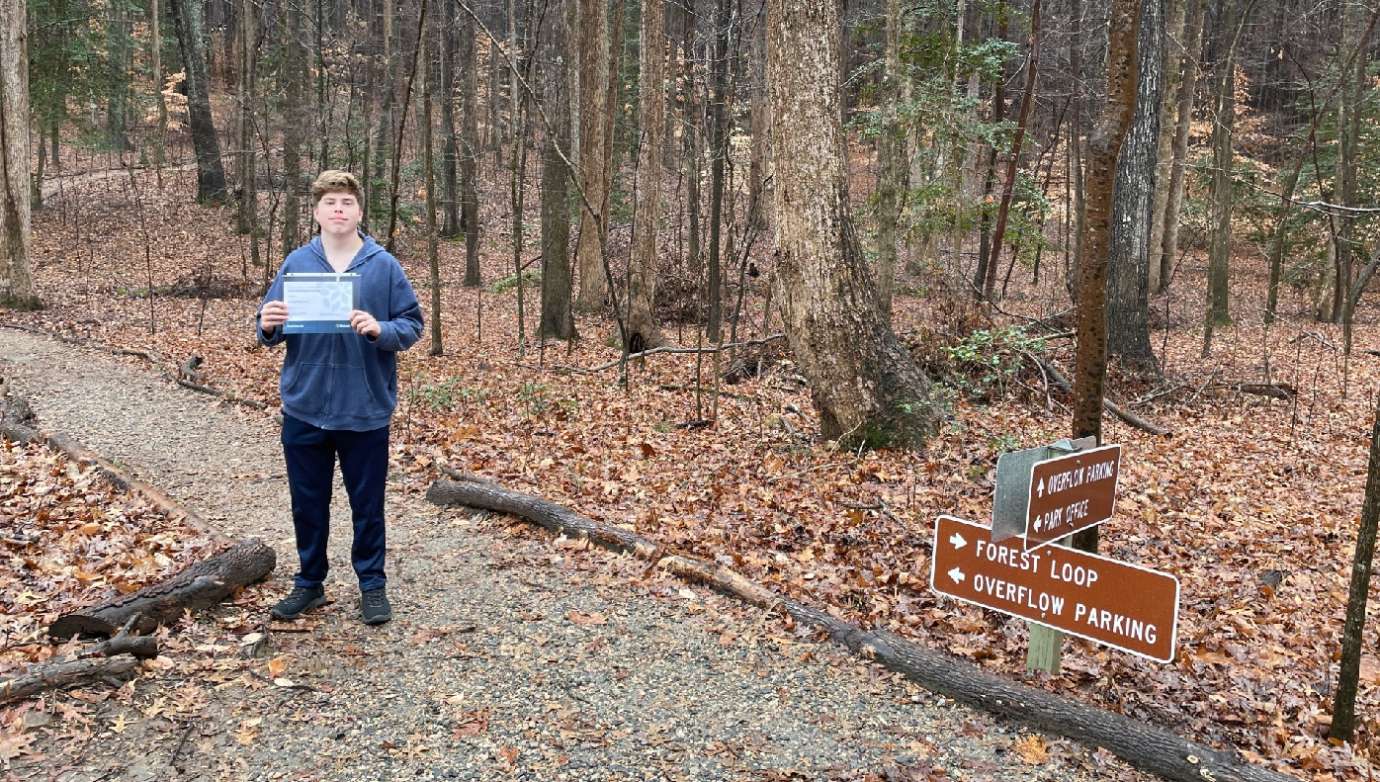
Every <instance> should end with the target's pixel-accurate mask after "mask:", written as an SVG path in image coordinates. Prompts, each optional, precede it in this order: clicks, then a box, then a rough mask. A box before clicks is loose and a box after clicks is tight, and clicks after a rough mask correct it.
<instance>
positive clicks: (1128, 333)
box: [1107, 0, 1164, 371]
mask: <svg viewBox="0 0 1380 782" xmlns="http://www.w3.org/2000/svg"><path fill="white" fill-rule="evenodd" d="M1163 2H1164V0H1142V4H1141V10H1140V30H1139V39H1138V41H1137V49H1138V54H1137V58H1138V60H1139V84H1138V85H1137V87H1136V109H1135V116H1134V118H1133V119H1132V121H1131V128H1130V130H1129V131H1128V132H1127V135H1126V139H1125V141H1124V142H1123V144H1122V147H1121V154H1120V157H1119V159H1118V162H1117V172H1116V184H1115V186H1114V190H1113V194H1112V227H1111V244H1110V248H1109V254H1108V260H1107V263H1108V267H1109V268H1108V273H1109V279H1108V285H1107V323H1108V324H1109V327H1110V331H1109V333H1108V341H1107V348H1108V350H1109V352H1110V353H1111V354H1112V355H1115V356H1120V357H1121V359H1122V360H1123V361H1125V362H1126V363H1128V364H1131V365H1133V366H1135V367H1137V368H1140V369H1145V370H1152V371H1153V370H1155V369H1156V364H1155V352H1154V351H1153V350H1152V349H1151V347H1150V308H1149V293H1150V290H1149V260H1150V223H1151V221H1152V214H1153V204H1152V199H1153V195H1154V193H1155V189H1156V176H1155V174H1156V165H1155V154H1156V151H1157V149H1158V148H1159V139H1160V121H1159V112H1160V103H1161V100H1160V89H1161V80H1162V75H1163V74H1162V70H1161V63H1162V62H1163V60H1164V16H1163V14H1162V13H1161V12H1162V10H1163Z"/></svg>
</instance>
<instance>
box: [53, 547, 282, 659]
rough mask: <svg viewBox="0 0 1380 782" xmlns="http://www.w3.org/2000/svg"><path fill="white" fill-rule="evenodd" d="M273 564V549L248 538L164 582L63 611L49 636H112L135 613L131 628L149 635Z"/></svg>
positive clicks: (261, 574)
mask: <svg viewBox="0 0 1380 782" xmlns="http://www.w3.org/2000/svg"><path fill="white" fill-rule="evenodd" d="M274 563H275V556H274V553H273V549H272V548H270V547H269V546H268V545H267V544H265V543H264V542H263V541H261V540H259V539H258V538H252V539H250V540H246V541H243V542H241V543H237V544H235V545H234V546H232V547H231V548H228V549H226V550H225V551H222V552H221V553H219V554H217V555H215V556H214V557H211V558H210V559H207V560H204V561H202V562H198V563H196V564H194V565H192V566H190V567H188V568H187V569H185V570H183V571H182V572H180V573H178V574H177V575H175V576H173V577H172V578H169V579H168V580H166V581H163V582H161V583H158V584H154V585H153V586H148V587H145V588H143V589H141V590H139V591H138V592H134V593H132V594H128V595H120V596H117V597H114V598H111V599H110V600H108V601H106V602H104V603H101V604H99V605H95V606H92V607H90V608H83V609H81V610H80V611H74V612H72V613H70V614H64V615H63V616H60V617H58V619H57V621H55V622H53V623H52V625H50V626H49V627H48V634H49V635H51V636H53V637H55V638H71V637H72V636H73V635H76V634H78V633H80V634H82V635H112V634H113V633H115V631H117V630H119V629H120V628H121V627H122V626H124V624H125V623H126V622H127V621H129V619H130V618H131V617H134V616H138V617H139V619H138V620H137V621H136V622H135V623H134V629H135V630H136V631H137V632H140V633H149V632H152V631H153V630H154V629H155V628H157V627H158V626H159V625H161V624H166V623H167V622H171V621H174V620H176V619H177V618H178V617H180V616H182V613H183V612H184V611H188V610H193V611H194V610H197V609H201V608H209V607H210V606H213V605H215V604H216V603H219V602H220V601H221V600H224V599H225V598H226V597H228V596H229V595H231V594H232V593H234V592H235V590H237V589H239V588H240V587H243V586H246V585H248V584H252V583H254V582H256V581H259V580H260V579H263V578H264V577H266V576H267V575H268V574H269V573H271V572H273V566H274Z"/></svg>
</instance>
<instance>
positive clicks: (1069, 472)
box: [1025, 445, 1121, 550]
mask: <svg viewBox="0 0 1380 782" xmlns="http://www.w3.org/2000/svg"><path fill="white" fill-rule="evenodd" d="M1120 471H1121V446H1119V445H1107V446H1103V447H1101V448H1092V449H1090V450H1087V451H1077V452H1075V453H1071V454H1069V455H1067V456H1060V457H1057V458H1054V459H1046V460H1045V461H1042V462H1036V463H1035V466H1034V467H1032V468H1031V473H1030V504H1029V505H1028V509H1027V511H1026V521H1025V548H1026V549H1027V550H1033V549H1037V548H1039V547H1041V546H1043V545H1046V544H1048V543H1052V542H1053V541H1055V540H1058V539H1059V538H1062V537H1064V536H1065V535H1072V534H1073V533H1075V532H1078V531H1080V530H1085V529H1088V528H1089V527H1095V526H1097V525H1098V524H1101V523H1102V522H1104V521H1106V520H1107V519H1110V518H1111V517H1112V510H1113V509H1114V508H1115V507H1116V485H1117V476H1118V475H1119V473H1120Z"/></svg>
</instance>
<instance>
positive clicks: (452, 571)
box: [0, 328, 1143, 782]
mask: <svg viewBox="0 0 1380 782" xmlns="http://www.w3.org/2000/svg"><path fill="white" fill-rule="evenodd" d="M0 375H3V376H4V378H5V380H6V383H7V385H10V386H12V387H13V388H14V390H16V391H17V392H19V393H21V394H22V395H24V396H26V397H27V398H28V399H29V401H30V402H31V403H32V405H33V408H34V410H35V412H36V413H37V415H38V417H39V422H40V425H41V426H42V427H43V428H45V429H47V430H50V431H60V432H63V433H65V434H68V435H71V436H73V437H75V438H76V439H78V440H79V441H80V442H82V443H83V444H85V445H86V446H88V447H89V448H91V449H93V450H94V451H96V452H98V453H100V454H102V455H104V456H106V457H108V458H111V459H114V460H116V461H118V462H119V463H121V464H123V465H125V466H127V467H128V468H129V469H130V470H131V471H132V472H134V473H135V474H136V475H138V476H139V477H141V478H143V479H145V480H147V481H149V482H150V483H152V484H154V485H156V486H158V487H160V488H162V489H164V490H165V491H167V492H168V493H169V494H171V495H172V496H173V497H175V498H176V499H178V500H179V501H181V502H183V503H185V504H186V505H187V506H188V507H189V508H191V509H193V510H195V511H197V512H198V513H200V514H201V515H202V516H203V517H204V518H205V519H207V520H208V521H210V522H211V523H213V524H217V525H220V527H221V528H222V529H224V530H225V531H226V532H227V533H228V534H229V535H231V536H233V537H241V536H248V535H257V536H260V537H263V538H264V539H265V540H267V541H268V542H270V543H271V544H272V545H273V546H274V547H275V548H276V549H277V551H278V556H279V560H278V561H279V566H278V569H277V571H276V572H275V573H274V575H273V577H272V578H271V580H270V582H269V583H268V584H267V585H265V586H264V587H262V588H259V589H255V590H250V591H249V592H247V593H246V594H245V595H243V596H241V598H239V599H238V600H237V601H236V604H235V605H231V606H227V607H224V608H222V609H217V610H215V611H212V612H207V613H206V614H204V615H202V616H199V617H197V618H196V620H195V621H194V622H192V623H190V626H189V627H187V628H184V629H182V630H181V631H180V632H183V633H187V634H190V635H195V636H197V637H198V638H200V637H202V636H204V637H206V638H208V639H214V638H221V639H222V642H221V643H219V644H217V643H208V644H205V645H202V646H199V647H198V651H199V652H200V653H201V657H200V658H198V660H199V662H197V661H196V660H191V659H188V660H182V659H179V658H178V657H177V656H174V657H173V658H172V660H173V665H172V667H171V668H170V669H169V670H167V671H163V672H160V673H159V674H157V675H153V674H150V675H147V676H145V677H143V678H141V679H140V680H138V681H137V683H136V684H135V686H134V687H133V690H134V691H133V693H131V694H130V695H129V697H127V698H123V699H112V700H110V701H108V702H105V703H103V704H99V705H98V706H97V707H95V708H96V711H95V716H96V717H99V718H100V720H101V721H98V724H96V726H95V727H94V728H93V732H92V734H91V736H90V737H89V739H87V740H86V741H81V742H77V741H69V742H68V743H67V744H66V745H61V744H55V745H53V746H48V747H45V752H46V754H47V759H46V760H43V761H39V762H31V763H30V764H29V765H24V764H22V763H21V762H20V761H16V763H15V765H14V766H13V767H12V768H11V769H10V770H9V772H4V771H0V775H4V774H6V773H8V774H9V775H11V776H13V777H14V778H17V779H55V780H63V782H79V781H80V782H94V780H98V779H120V780H153V779H173V778H175V779H197V780H201V779H205V780H211V779H248V780H274V779H313V780H356V779H358V780H384V779H426V780H430V779H437V780H444V779H458V780H481V779H483V780H487V779H499V778H503V779H527V780H564V779H569V780H651V779H658V780H661V779H665V780H681V779H684V780H730V779H731V780H739V779H745V780H746V779H751V780H786V779H800V780H808V779H840V780H842V779H864V778H870V779H876V780H884V779H920V780H928V779H958V780H989V779H1002V780H1005V779H1013V780H1018V779H1019V780H1024V779H1038V780H1094V779H1097V780H1106V779H1111V778H1118V779H1136V780H1139V779H1142V778H1143V777H1142V776H1141V775H1139V774H1137V773H1134V772H1131V771H1129V770H1128V769H1127V768H1126V767H1125V766H1124V765H1122V764H1121V763H1119V762H1116V761H1113V760H1109V759H1108V757H1107V756H1106V755H1105V753H1097V754H1095V755H1094V754H1093V753H1089V752H1088V751H1086V750H1084V749H1082V748H1081V747H1079V746H1077V745H1073V744H1070V743H1069V742H1065V741H1060V740H1056V739H1055V738H1053V737H1048V736H1046V737H1043V741H1044V743H1045V744H1046V745H1048V746H1049V748H1050V755H1049V759H1048V760H1047V761H1045V762H1043V763H1034V764H1032V763H1028V762H1027V761H1026V760H1025V759H1023V758H1022V757H1021V753H1018V752H1016V751H1015V742H1016V741H1018V740H1022V739H1024V740H1025V741H1027V742H1029V741H1031V739H1029V738H1028V737H1027V733H1028V732H1027V731H1025V730H1024V729H1019V730H1018V729H1016V728H1013V727H1011V726H1007V725H1003V724H1000V723H998V722H997V721H995V720H994V719H993V718H991V717H989V716H988V715H986V714H984V713H981V712H975V711H972V710H970V709H967V708H965V707H961V706H956V705H954V704H953V703H951V702H945V701H944V700H943V699H941V698H939V697H938V696H935V695H934V694H933V693H930V692H928V691H925V690H922V689H919V688H916V687H914V686H913V685H910V684H909V683H906V682H903V681H899V680H898V679H897V677H895V676H893V675H891V674H889V673H887V672H885V671H882V670H881V669H880V668H877V667H875V666H871V665H868V664H866V663H863V662H860V661H858V660H856V659H854V658H852V657H849V656H846V655H845V654H842V653H841V652H839V651H838V650H836V649H835V648H834V647H832V646H830V645H827V644H820V643H815V642H813V641H810V640H809V639H801V638H796V637H794V636H793V635H792V634H791V633H790V632H789V631H787V630H785V629H784V628H783V627H782V626H781V624H780V621H779V620H778V619H776V618H774V617H768V616H766V615H763V614H761V613H760V612H758V611H756V609H752V608H750V607H746V606H742V605H741V604H738V603H736V602H735V601H732V600H730V599H727V598H724V597H722V596H719V595H716V594H713V593H708V592H705V591H703V590H699V589H695V590H691V589H689V588H687V587H686V586H685V585H684V584H682V583H680V582H677V581H675V580H673V579H670V578H669V577H666V576H664V575H661V574H646V573H645V572H644V569H645V565H644V564H643V563H639V562H635V561H633V560H631V559H630V558H628V557H620V556H616V555H613V554H610V553H607V552H602V551H598V550H583V549H581V548H579V547H576V546H573V545H567V544H566V543H565V542H563V541H553V540H551V539H550V537H549V536H547V535H546V534H545V533H544V532H541V531H537V530H532V529H530V528H528V527H527V526H526V525H525V524H520V523H514V522H513V521H512V520H511V519H506V518H503V517H487V516H479V517H471V516H468V515H466V514H463V513H460V512H456V511H451V510H439V509H437V508H435V507H432V506H430V505H429V504H427V503H425V502H424V501H423V500H422V499H421V497H420V496H419V495H418V494H417V493H416V492H415V491H405V490H404V489H403V487H400V486H395V487H394V488H393V489H391V490H390V496H389V576H390V587H391V588H390V596H391V597H392V598H393V603H394V611H395V614H396V616H397V619H396V620H395V621H393V622H392V623H390V624H387V625H384V626H382V627H379V628H366V627H364V626H363V625H361V624H360V623H359V621H358V619H357V599H356V594H357V593H356V591H355V585H354V583H353V573H352V572H351V571H350V567H349V563H348V550H349V536H348V532H346V531H345V530H347V529H348V527H346V526H344V525H341V524H339V523H338V524H337V530H338V531H337V534H336V536H335V537H334V539H333V540H332V543H331V549H332V552H331V554H332V556H331V565H332V575H331V577H330V578H329V579H328V583H327V590H328V594H329V595H330V596H331V597H332V598H333V599H334V602H333V603H331V604H329V605H327V606H326V607H325V608H324V609H322V610H321V611H320V612H319V613H318V614H317V617H318V618H314V619H312V620H311V621H310V622H309V623H308V624H307V625H306V627H307V628H308V629H307V632H281V631H275V632H272V633H271V634H270V644H269V645H270V649H269V652H268V656H269V657H270V658H274V659H278V660H280V661H282V663H283V664H284V666H285V667H284V669H283V670H282V671H281V672H280V673H279V674H278V675H280V676H282V677H286V678H288V679H289V680H290V683H291V684H293V685H297V686H292V687H284V686H278V685H275V684H273V683H271V674H268V675H263V674H258V673H251V672H250V671H249V670H248V669H251V668H257V670H259V671H262V670H263V669H264V668H265V661H262V660H250V661H242V660H238V659H237V655H236V650H235V648H234V641H233V638H234V637H235V635H234V633H233V632H232V633H231V634H227V633H226V628H230V629H231V630H232V631H234V629H235V628H244V627H252V626H253V624H252V623H255V622H261V621H262V619H263V614H264V612H265V607H266V606H267V605H268V604H269V603H270V602H271V600H272V599H273V598H274V596H275V595H277V594H278V593H280V592H281V591H284V590H285V589H286V588H287V587H288V583H289V580H290V577H291V574H292V572H293V570H294V569H295V567H294V565H295V555H294V553H293V550H292V537H291V535H292V533H291V523H290V519H289V517H288V515H287V512H286V511H287V507H288V500H287V488H286V484H285V479H284V477H283V471H282V463H281V454H280V451H279V448H278V444H277V432H276V428H275V427H273V426H272V425H271V424H269V423H266V422H265V419H264V417H263V416H262V415H261V414H257V413H245V412H240V411H238V410H235V409H231V408H227V407H224V406H219V405H216V404H214V403H213V401H211V400H209V399H208V398H207V397H203V396H200V395H197V394H195V393H192V392H190V391H187V390H184V389H181V388H179V387H177V386H175V385H173V384H171V383H168V382H167V381H165V380H163V379H162V378H159V377H157V376H154V375H151V374H148V373H146V372H143V371H141V370H140V369H139V368H137V367H136V366H135V365H134V364H132V363H122V361H121V360H118V359H115V358H113V357H111V356H109V355H107V354H104V353H100V352H96V351H90V350H84V349H80V348H76V347H73V346H70V345H66V344H62V343H58V342H55V341H52V340H48V339H45V338H42V337H37V336H34V335H31V334H27V333H23V332H18V331H14V330H11V329H3V328H0ZM341 495H343V492H337V505H336V508H335V511H336V513H335V515H336V518H337V519H342V518H348V510H347V509H346V506H345V505H344V502H343V499H342V498H341ZM218 631H219V635H217V632H218ZM235 632H237V631H235ZM225 639H230V640H229V641H228V642H226V641H225ZM207 660H219V661H221V662H220V663H217V664H215V665H212V664H210V663H208V662H207ZM227 660H228V661H229V662H227ZM194 663H195V665H194ZM236 665H238V666H239V667H238V668H236V667H235V666H236ZM197 666H200V667H197ZM217 666H218V667H217ZM187 670H197V671H207V670H224V671H228V672H227V673H225V675H223V676H219V677H217V676H213V675H210V674H198V676H197V677H193V676H191V675H190V674H187V673H186V671H187ZM179 676H180V677H181V678H179ZM278 684H279V685H281V684H282V682H281V681H280V682H279V683H278ZM111 720H114V722H113V723H111V722H109V721H111ZM105 726H108V727H105ZM901 767H905V768H901ZM898 769H900V770H898ZM907 769H908V770H907ZM933 769H943V770H944V771H945V772H946V773H945V774H938V775H936V773H937V772H934V771H933ZM869 772H871V773H872V774H874V776H871V777H868V776H867V775H868V773H869Z"/></svg>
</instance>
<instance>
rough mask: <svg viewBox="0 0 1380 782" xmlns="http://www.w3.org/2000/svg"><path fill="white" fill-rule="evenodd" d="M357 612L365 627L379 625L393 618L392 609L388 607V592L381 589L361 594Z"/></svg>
mask: <svg viewBox="0 0 1380 782" xmlns="http://www.w3.org/2000/svg"><path fill="white" fill-rule="evenodd" d="M359 611H360V614H361V615H362V617H363V619H364V623H365V624H367V625H381V624H383V623H384V622H387V621H388V620H390V619H392V618H393V607H392V606H390V605H388V591H387V590H386V589H384V588H383V587H379V588H378V589H371V590H369V591H368V592H361V593H360V595H359Z"/></svg>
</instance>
